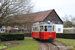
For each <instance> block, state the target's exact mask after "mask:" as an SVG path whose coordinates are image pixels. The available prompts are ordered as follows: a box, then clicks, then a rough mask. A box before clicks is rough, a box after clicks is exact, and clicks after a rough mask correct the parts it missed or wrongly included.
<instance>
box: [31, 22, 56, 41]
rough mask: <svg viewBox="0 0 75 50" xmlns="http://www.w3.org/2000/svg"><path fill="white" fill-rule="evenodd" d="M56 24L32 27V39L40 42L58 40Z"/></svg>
mask: <svg viewBox="0 0 75 50" xmlns="http://www.w3.org/2000/svg"><path fill="white" fill-rule="evenodd" d="M55 30H56V27H55V24H47V23H44V24H37V25H33V26H32V37H33V38H35V39H40V40H54V39H56V31H55Z"/></svg>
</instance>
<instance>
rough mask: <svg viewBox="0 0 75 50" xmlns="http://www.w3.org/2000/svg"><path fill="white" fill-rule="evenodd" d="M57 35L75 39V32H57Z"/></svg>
mask: <svg viewBox="0 0 75 50" xmlns="http://www.w3.org/2000/svg"><path fill="white" fill-rule="evenodd" d="M56 37H57V38H66V39H75V34H72V33H69V34H65V33H57V34H56Z"/></svg>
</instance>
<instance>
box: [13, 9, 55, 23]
mask: <svg viewBox="0 0 75 50" xmlns="http://www.w3.org/2000/svg"><path fill="white" fill-rule="evenodd" d="M53 10H54V9H51V10H46V11H40V12H35V13H31V14H23V15H20V16H18V17H16V18H17V20H16V18H15V19H14V21H15V22H20V23H25V22H27V21H29V22H39V21H43V20H44V19H45V18H46V17H47V16H48V15H49V14H50V13H51V12H52V11H53Z"/></svg>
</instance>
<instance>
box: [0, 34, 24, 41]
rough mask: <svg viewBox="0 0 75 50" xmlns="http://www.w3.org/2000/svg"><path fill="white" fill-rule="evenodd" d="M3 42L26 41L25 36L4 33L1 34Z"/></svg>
mask: <svg viewBox="0 0 75 50" xmlns="http://www.w3.org/2000/svg"><path fill="white" fill-rule="evenodd" d="M0 35H1V36H0V39H1V41H11V40H24V34H18V33H2V34H0Z"/></svg>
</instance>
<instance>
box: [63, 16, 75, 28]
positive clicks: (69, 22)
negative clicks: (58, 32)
mask: <svg viewBox="0 0 75 50" xmlns="http://www.w3.org/2000/svg"><path fill="white" fill-rule="evenodd" d="M63 21H64V27H75V18H74V17H73V16H72V15H65V17H63Z"/></svg>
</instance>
